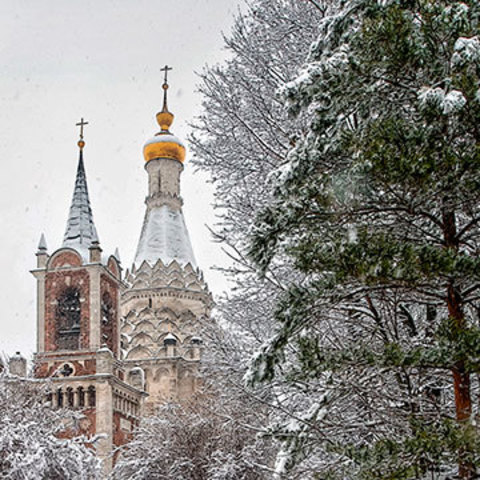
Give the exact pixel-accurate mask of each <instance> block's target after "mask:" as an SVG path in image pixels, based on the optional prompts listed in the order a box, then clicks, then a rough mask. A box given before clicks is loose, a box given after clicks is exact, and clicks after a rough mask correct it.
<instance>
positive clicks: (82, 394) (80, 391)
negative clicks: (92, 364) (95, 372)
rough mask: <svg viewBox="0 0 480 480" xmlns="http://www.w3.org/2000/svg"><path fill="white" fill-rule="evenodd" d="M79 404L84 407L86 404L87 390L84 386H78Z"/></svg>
mask: <svg viewBox="0 0 480 480" xmlns="http://www.w3.org/2000/svg"><path fill="white" fill-rule="evenodd" d="M77 394H78V406H79V407H84V406H85V390H84V389H83V387H78V392H77Z"/></svg>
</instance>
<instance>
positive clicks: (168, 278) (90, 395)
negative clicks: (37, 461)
mask: <svg viewBox="0 0 480 480" xmlns="http://www.w3.org/2000/svg"><path fill="white" fill-rule="evenodd" d="M164 71H165V81H164V83H163V108H162V110H161V111H160V112H158V113H157V115H156V119H157V122H158V124H159V126H160V131H159V132H158V133H156V134H155V135H154V136H153V137H152V138H151V139H150V140H148V141H147V142H146V143H145V145H144V148H143V156H144V160H145V170H146V172H147V180H148V194H147V197H146V200H145V204H146V211H145V218H144V222H143V227H142V230H141V233H140V239H139V242H138V246H137V251H136V255H135V260H134V262H133V265H132V266H131V268H129V269H125V270H124V268H123V266H122V264H121V261H120V258H119V255H118V251H117V252H115V253H113V254H107V253H106V252H103V251H102V248H101V243H100V240H99V236H98V234H97V228H96V225H95V223H94V220H93V214H92V208H91V205H90V199H89V194H88V186H87V176H86V171H85V159H84V147H85V141H84V135H83V127H84V125H86V123H85V122H84V121H83V119H82V121H81V122H80V123H79V124H78V125H79V126H80V128H81V130H80V140H79V142H78V148H79V159H78V168H77V173H76V179H75V187H74V192H73V198H72V202H71V206H70V211H69V215H68V219H67V226H66V230H65V235H64V239H63V243H62V244H61V246H60V247H59V248H58V249H56V250H54V251H52V252H51V253H49V252H48V249H47V244H46V241H45V238H44V236H43V235H42V237H41V239H40V243H39V245H38V251H37V253H36V257H37V267H36V268H35V269H34V270H32V274H33V275H34V277H35V279H36V281H37V348H36V354H35V358H34V375H35V377H36V378H40V379H48V381H49V382H50V385H51V393H50V395H49V400H50V402H51V404H52V408H69V409H76V410H78V411H79V412H81V420H80V422H79V425H77V426H76V427H75V429H73V428H72V429H71V431H66V432H65V434H66V435H72V436H73V435H86V436H88V437H93V436H97V437H98V440H97V442H96V449H97V454H98V456H99V458H100V459H101V460H102V462H103V471H104V473H105V475H106V474H108V473H109V472H110V471H111V468H112V465H113V461H114V457H115V451H116V448H117V447H119V446H121V445H124V444H125V443H127V442H128V440H129V438H130V437H131V434H132V430H133V428H134V427H135V425H136V424H137V423H138V421H139V419H140V418H141V417H142V416H143V415H149V414H152V413H154V412H155V409H156V407H158V406H159V405H162V404H163V403H165V402H167V401H176V402H182V401H183V400H186V399H188V398H189V397H190V396H191V395H192V394H193V393H194V392H195V391H196V389H197V388H198V386H199V384H200V382H201V379H200V378H199V362H200V360H201V356H202V349H203V344H202V337H201V325H203V324H204V323H205V322H208V321H209V318H210V311H211V308H212V304H213V301H212V295H211V293H210V292H209V290H208V287H207V285H206V283H205V281H204V279H203V274H202V272H201V271H200V270H199V268H198V267H197V264H196V262H195V257H194V254H193V249H192V245H191V242H190V238H189V234H188V230H187V227H186V225H185V220H184V216H183V213H182V204H183V200H182V197H181V195H180V178H181V173H182V171H183V168H184V161H185V146H184V144H183V143H182V141H181V140H180V139H179V138H177V137H176V136H175V135H173V134H172V133H171V132H170V127H171V125H172V122H173V118H174V116H173V114H172V113H171V112H170V111H169V110H168V106H167V91H168V83H167V72H168V67H165V68H164Z"/></svg>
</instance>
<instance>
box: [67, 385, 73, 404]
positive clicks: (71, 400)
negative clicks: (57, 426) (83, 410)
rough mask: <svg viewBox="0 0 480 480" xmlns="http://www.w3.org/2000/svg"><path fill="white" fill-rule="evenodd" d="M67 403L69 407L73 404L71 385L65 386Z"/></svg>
mask: <svg viewBox="0 0 480 480" xmlns="http://www.w3.org/2000/svg"><path fill="white" fill-rule="evenodd" d="M67 405H68V406H69V407H73V405H74V392H73V388H71V387H68V388H67Z"/></svg>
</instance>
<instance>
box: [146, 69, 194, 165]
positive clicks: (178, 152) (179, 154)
mask: <svg viewBox="0 0 480 480" xmlns="http://www.w3.org/2000/svg"><path fill="white" fill-rule="evenodd" d="M167 70H168V69H167V67H165V81H164V83H163V85H162V88H163V108H162V110H161V111H160V112H158V113H157V122H158V125H159V126H160V131H159V132H158V133H157V134H155V136H154V137H153V138H151V139H150V140H148V141H147V142H146V143H145V145H144V147H143V156H144V157H145V161H146V162H149V161H150V160H153V159H154V158H171V159H172V160H178V161H179V162H181V163H183V162H184V160H185V145H184V144H183V143H182V141H181V140H180V139H179V138H177V137H176V136H175V135H173V134H172V133H170V130H169V128H170V126H171V125H172V123H173V118H174V116H173V113H171V112H169V111H168V107H167V90H168V83H167Z"/></svg>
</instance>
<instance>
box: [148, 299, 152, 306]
mask: <svg viewBox="0 0 480 480" xmlns="http://www.w3.org/2000/svg"><path fill="white" fill-rule="evenodd" d="M148 306H149V308H152V299H151V298H149V299H148Z"/></svg>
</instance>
